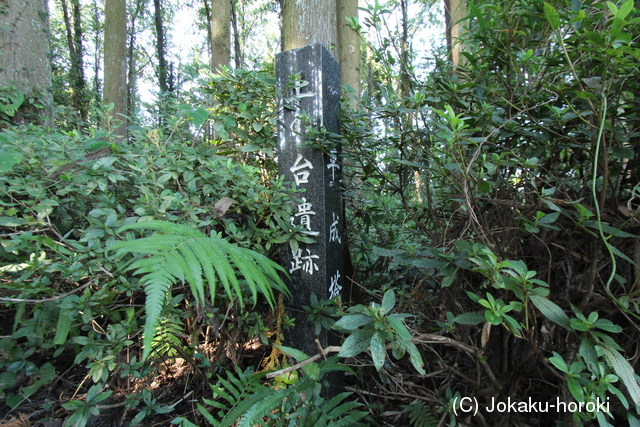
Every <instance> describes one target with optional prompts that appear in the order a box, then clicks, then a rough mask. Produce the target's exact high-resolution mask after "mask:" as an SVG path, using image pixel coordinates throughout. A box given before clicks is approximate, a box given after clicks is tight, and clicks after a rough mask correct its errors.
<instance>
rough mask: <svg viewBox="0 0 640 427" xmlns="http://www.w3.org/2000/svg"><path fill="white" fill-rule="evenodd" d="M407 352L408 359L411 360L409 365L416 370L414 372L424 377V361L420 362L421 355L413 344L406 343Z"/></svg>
mask: <svg viewBox="0 0 640 427" xmlns="http://www.w3.org/2000/svg"><path fill="white" fill-rule="evenodd" d="M407 350H408V351H409V359H410V360H411V364H412V365H413V367H414V368H416V371H418V373H419V374H420V375H425V374H426V372H425V370H424V361H423V360H422V355H421V354H420V351H419V350H418V348H417V347H416V346H415V344H414V343H412V342H408V343H407Z"/></svg>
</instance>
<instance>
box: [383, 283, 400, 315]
mask: <svg viewBox="0 0 640 427" xmlns="http://www.w3.org/2000/svg"><path fill="white" fill-rule="evenodd" d="M381 305H382V309H383V310H384V314H387V313H389V312H390V311H391V310H392V309H393V306H394V305H396V294H395V292H393V289H389V290H388V291H387V292H385V293H384V297H382V304H381Z"/></svg>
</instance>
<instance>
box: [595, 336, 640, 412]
mask: <svg viewBox="0 0 640 427" xmlns="http://www.w3.org/2000/svg"><path fill="white" fill-rule="evenodd" d="M600 348H602V350H603V351H604V355H605V357H606V358H607V360H608V361H609V363H611V366H612V367H613V370H614V372H615V373H616V374H617V375H618V377H619V378H620V379H621V380H622V382H623V383H624V385H625V386H626V387H627V391H628V392H629V395H630V396H631V400H633V403H634V404H635V405H636V406H639V405H640V386H638V381H637V380H636V376H635V372H634V371H633V367H632V366H631V365H630V364H629V362H627V359H625V358H624V357H622V355H621V354H620V353H619V352H618V351H617V350H616V349H614V348H611V347H609V346H608V345H600Z"/></svg>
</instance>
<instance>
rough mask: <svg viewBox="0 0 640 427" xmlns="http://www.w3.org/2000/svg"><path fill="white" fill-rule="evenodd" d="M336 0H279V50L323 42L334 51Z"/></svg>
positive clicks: (336, 36) (335, 42)
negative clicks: (280, 19) (280, 42)
mask: <svg viewBox="0 0 640 427" xmlns="http://www.w3.org/2000/svg"><path fill="white" fill-rule="evenodd" d="M336 11H337V9H336V0H282V50H290V49H295V48H298V47H303V46H306V45H309V44H314V43H323V44H324V45H325V46H326V47H327V49H329V50H330V51H331V52H332V53H333V55H334V56H336V55H337V52H336V47H337V45H338V29H337V19H336Z"/></svg>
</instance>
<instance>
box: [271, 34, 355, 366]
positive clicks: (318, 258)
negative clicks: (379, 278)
mask: <svg viewBox="0 0 640 427" xmlns="http://www.w3.org/2000/svg"><path fill="white" fill-rule="evenodd" d="M276 87H277V90H278V94H279V100H278V170H279V173H280V176H284V179H285V181H287V182H290V183H294V184H295V186H296V188H297V189H298V193H297V194H296V200H293V201H292V202H293V203H295V206H294V213H293V216H292V217H291V218H290V221H291V224H292V226H301V227H302V228H303V229H304V232H305V233H306V234H308V235H309V236H310V237H312V238H313V239H314V240H315V243H312V244H305V243H301V244H300V247H299V248H298V249H297V250H296V251H294V250H292V249H291V248H290V246H289V245H288V244H286V245H284V246H283V248H282V251H281V262H282V265H283V267H285V268H286V269H287V271H288V272H289V274H290V277H291V278H290V280H289V282H288V283H287V285H288V286H289V289H290V290H291V294H292V297H291V299H290V300H289V301H288V303H287V304H286V308H287V312H288V314H289V316H290V317H294V318H295V327H293V328H291V329H290V330H289V331H288V333H287V334H285V345H287V346H290V347H294V348H297V349H298V350H301V351H303V352H304V353H306V354H307V355H309V356H312V355H314V354H316V353H318V346H317V345H316V343H315V340H316V338H317V339H319V341H320V345H321V346H322V347H323V348H325V347H327V346H328V345H335V344H339V342H338V343H336V342H335V341H334V339H332V337H331V336H330V335H332V334H331V333H330V332H327V331H326V330H322V332H321V334H320V336H316V334H315V328H314V325H313V324H312V323H311V322H310V321H309V320H308V319H307V314H306V313H305V311H304V310H303V309H302V306H303V305H309V304H310V296H311V294H312V293H314V294H316V296H317V297H318V299H329V298H333V297H335V296H338V295H340V291H341V289H342V287H343V284H344V280H345V278H344V271H343V246H342V239H343V227H344V218H343V216H344V214H343V209H342V169H341V162H340V154H341V148H340V146H339V144H337V143H336V144H327V145H322V144H321V145H320V146H318V144H317V141H315V145H314V146H310V143H309V138H308V134H309V131H310V130H318V131H320V130H322V131H324V130H326V131H327V132H329V133H333V134H339V133H340V123H339V112H340V89H341V86H340V66H339V65H338V62H337V61H336V59H335V58H334V57H333V56H332V55H331V53H330V52H329V51H328V50H327V48H326V47H325V46H324V45H322V44H320V43H318V44H314V45H309V46H305V47H302V48H299V49H293V50H289V51H286V52H282V53H280V54H278V55H277V56H276ZM311 127H313V128H315V129H310V128H311Z"/></svg>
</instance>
